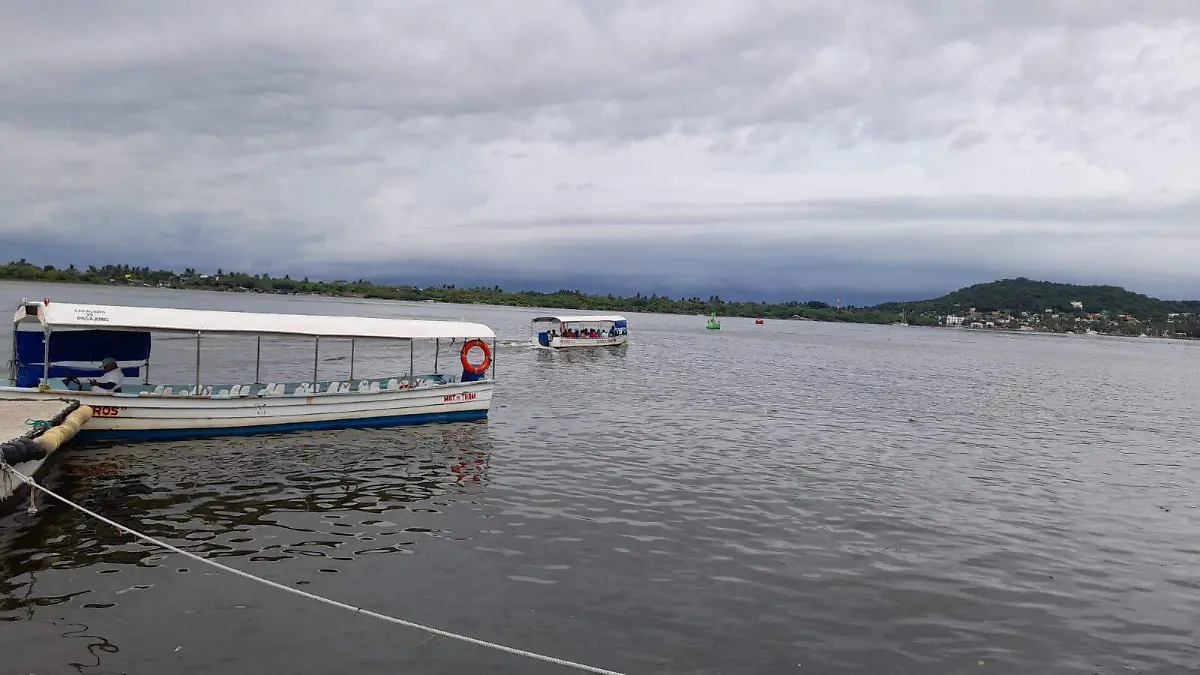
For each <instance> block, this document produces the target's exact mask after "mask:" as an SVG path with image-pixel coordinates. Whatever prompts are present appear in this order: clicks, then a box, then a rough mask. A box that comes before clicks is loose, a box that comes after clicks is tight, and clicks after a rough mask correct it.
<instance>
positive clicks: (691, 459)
mask: <svg viewBox="0 0 1200 675" xmlns="http://www.w3.org/2000/svg"><path fill="white" fill-rule="evenodd" d="M242 301H243V300H237V302H242ZM263 301H265V300H263ZM244 302H256V301H255V300H244ZM270 302H284V303H286V302H289V301H277V300H270ZM395 307H397V305H388V304H378V305H372V304H367V305H363V306H361V307H359V306H348V308H347V310H346V311H347V312H350V311H363V312H376V313H381V314H383V315H386V313H387V312H389V311H401V310H395V309H394V308H395ZM400 307H405V306H400ZM276 309H277V310H278V311H288V308H286V307H277V308H276ZM323 311H324V310H323ZM403 311H414V312H427V313H432V314H424V315H428V316H434V317H436V316H438V314H437V312H450V313H452V314H454V317H453V318H459V317H466V318H469V319H471V320H481V321H484V322H486V323H489V324H491V325H493V326H496V327H497V328H498V329H499V330H500V332H501V334H502V335H503V336H505V338H506V339H512V338H513V337H514V336H519V335H521V334H523V331H524V330H525V327H524V325H523V322H524V320H525V317H524V315H523V314H522V313H520V312H514V311H512V310H505V309H499V308H476V307H471V308H466V307H464V308H458V307H453V308H437V307H434V308H430V307H428V306H422V307H417V308H412V309H411V310H410V309H404V310H403ZM634 325H635V326H636V327H637V329H638V332H637V334H636V336H635V339H634V342H633V344H631V345H629V347H628V348H624V349H619V350H613V351H597V352H589V353H552V352H546V351H544V350H523V349H520V348H516V347H513V348H511V349H509V351H507V352H506V351H504V350H501V354H500V355H499V359H500V360H499V361H498V363H500V364H502V365H501V377H502V386H501V388H500V389H499V390H498V394H497V400H496V407H495V410H494V413H493V419H492V421H491V423H490V424H488V425H449V426H444V427H426V428H419V429H401V430H380V431H354V432H328V433H319V434H305V435H297V436H279V437H263V438H256V439H245V440H221V441H211V442H194V443H182V444H162V445H156V444H151V445H143V446H129V447H122V446H113V447H108V448H103V449H98V450H92V451H89V452H86V453H84V452H75V453H69V454H67V455H65V456H64V457H63V461H62V464H61V466H60V468H59V471H58V473H57V474H56V475H55V476H54V477H53V478H52V479H51V482H52V484H54V485H55V486H56V487H58V488H59V489H61V490H63V491H64V492H66V493H67V494H68V495H69V496H71V497H72V498H73V499H77V500H79V501H80V502H81V503H83V504H84V505H85V506H88V507H89V508H93V509H96V510H98V511H100V512H102V513H104V514H106V515H108V516H110V517H113V518H115V519H117V520H119V521H121V522H125V523H129V524H131V525H136V526H137V527H138V528H139V529H141V530H143V531H145V532H147V533H149V534H151V535H152V536H155V537H160V538H162V539H165V540H167V541H170V542H172V543H175V544H176V545H179V546H181V547H183V548H186V549H187V550H189V551H193V552H195V553H197V554H200V555H205V556H208V557H211V558H215V559H220V560H221V561H222V562H224V563H227V564H230V565H233V566H235V567H238V568H240V569H245V570H248V571H250V572H253V573H255V574H261V575H263V576H265V577H267V578H270V579H272V580H275V581H279V582H281V583H286V584H293V585H297V586H299V587H303V588H304V589H305V590H308V591H311V592H316V593H320V594H322V595H328V596H331V597H334V598H337V599H339V600H343V601H346V602H351V603H358V604H362V605H364V606H368V607H370V608H372V609H374V610H377V611H382V612H387V613H392V614H396V615H400V616H404V617H406V618H411V619H415V620H420V621H423V622H427V623H430V624H433V625H438V626H441V627H447V628H452V629H455V630H459V631H462V632H466V633H469V634H472V635H475V636H478V637H482V638H485V639H492V640H497V641H501V642H505V643H509V644H513V645H516V646H520V647H522V648H527V649H534V650H538V651H543V652H546V653H550V654H555V655H558V656H563V657H566V658H570V659H573V660H580V661H585V662H589V663H595V664H597V665H601V666H604V667H609V668H615V669H618V670H624V671H627V672H631V673H632V672H654V673H725V674H730V673H734V674H736V673H747V674H751V673H754V674H757V673H774V672H818V673H859V672H889V673H992V672H996V673H1103V674H1104V675H1109V674H1115V673H1132V672H1145V673H1150V672H1163V673H1168V672H1170V673H1174V672H1180V673H1182V672H1196V671H1197V670H1200V642H1198V640H1197V637H1196V632H1195V617H1196V616H1198V615H1200V582H1198V581H1197V577H1196V574H1195V570H1196V569H1198V568H1200V546H1197V545H1196V544H1195V541H1196V539H1197V534H1200V531H1198V528H1197V514H1198V513H1200V511H1197V509H1198V508H1200V499H1198V498H1197V497H1196V492H1195V485H1194V476H1195V475H1198V471H1200V456H1197V455H1196V454H1195V453H1194V452H1192V439H1191V433H1190V429H1191V428H1192V425H1193V421H1194V419H1195V412H1196V408H1197V406H1196V403H1195V402H1196V401H1198V400H1200V384H1198V383H1197V382H1196V381H1195V380H1194V378H1188V377H1182V376H1181V375H1180V373H1182V372H1192V371H1194V370H1195V369H1197V367H1200V356H1198V354H1200V352H1197V351H1196V349H1195V348H1194V345H1170V346H1169V347H1168V346H1164V345H1162V344H1161V343H1147V342H1146V341H1140V342H1124V341H1105V340H1089V341H1081V340H1080V341H1073V342H1068V341H1063V340H1053V339H1046V338H1039V337H1036V336H1028V337H1021V338H1013V337H1010V336H998V335H997V336H992V335H987V334H978V333H971V334H966V333H956V332H953V331H933V330H921V329H916V328H909V329H899V328H890V327H887V328H881V327H862V326H827V325H817V324H811V323H796V324H792V323H780V322H773V324H768V325H767V326H765V327H754V326H753V324H752V323H751V322H748V321H747V322H744V324H743V322H740V321H738V320H732V319H731V320H728V321H726V322H725V325H723V327H722V331H721V333H720V334H719V335H712V334H711V332H706V331H704V330H703V328H702V325H703V319H702V318H700V319H694V318H686V317H636V318H635V320H634ZM727 329H728V330H727ZM179 348H180V349H182V348H183V345H180V346H179ZM360 353H361V352H360ZM506 353H507V354H509V356H507V357H505V356H504V354H506ZM335 356H336V355H330V359H331V360H330V366H329V367H331V368H332V367H335V366H336V364H337V363H340V362H339V361H337V359H336V358H335ZM377 356H378V357H379V358H381V359H387V358H398V355H396V354H389V353H388V352H387V351H386V350H380V351H379V353H378V354H377ZM403 358H404V359H405V361H406V360H407V353H406V352H405V353H404V354H403ZM304 361H305V359H297V361H296V364H295V367H296V368H302V367H308V368H311V361H308V362H307V366H306V365H305V363H304ZM242 365H244V364H240V363H236V362H235V363H233V364H232V365H231V366H230V367H231V368H233V367H235V366H236V367H241V366H242ZM1164 392H1167V393H1164ZM0 532H2V534H0V592H2V594H3V595H0V620H3V621H5V626H6V629H5V630H4V631H0V651H3V652H4V653H6V654H10V653H13V652H14V651H16V652H19V653H21V654H26V653H34V652H36V653H37V654H38V658H37V659H36V660H37V663H38V664H39V670H37V672H42V671H43V670H45V671H47V672H50V671H51V670H52V669H53V667H54V666H53V664H57V665H58V666H61V668H60V669H66V668H69V667H71V666H70V664H76V663H79V664H89V665H91V666H94V667H100V668H103V669H105V672H121V671H123V672H177V673H185V674H189V675H192V674H199V673H224V672H229V670H230V668H229V666H230V664H232V663H234V662H236V663H238V664H240V665H241V666H242V667H243V668H249V667H251V666H253V669H255V670H264V671H268V670H269V671H280V672H284V671H286V672H302V673H307V672H313V673H317V672H330V671H332V670H353V671H354V672H360V673H376V672H378V673H385V672H386V673H391V672H398V671H405V672H414V673H452V672H453V673H457V672H463V671H464V670H470V671H475V670H480V671H489V670H492V671H496V672H534V673H542V672H545V673H550V672H562V671H560V670H558V669H556V668H551V667H547V666H544V665H543V664H536V663H526V662H520V661H519V660H516V659H514V658H513V657H509V656H506V655H502V654H495V653H489V652H485V651H483V650H478V649H475V648H464V647H463V646H461V645H454V644H450V643H447V642H445V641H443V640H432V641H429V640H427V639H426V636H423V635H418V634H414V633H411V632H407V631H396V630H395V629H394V628H393V627H390V626H384V625H380V624H376V623H372V622H369V621H366V620H365V619H362V618H355V617H347V616H346V615H340V614H338V613H337V612H336V611H334V610H331V609H329V608H325V607H317V606H313V605H311V604H310V603H307V602H305V601H303V600H300V599H297V598H290V597H287V596H282V595H280V594H278V593H276V592H274V591H270V590H268V589H261V588H258V587H253V586H249V585H248V584H246V583H245V582H243V581H241V580H237V579H231V578H229V577H228V576H226V575H222V574H218V573H215V572H213V571H212V570H209V569H207V568H202V567H200V566H198V565H196V564H194V563H191V562H190V561H186V560H181V559H179V558H178V557H176V556H171V555H165V554H163V553H162V552H160V551H157V550H154V549H152V548H151V547H148V546H146V545H143V544H140V543H137V542H132V541H130V540H128V539H127V538H126V537H123V536H121V535H119V534H117V533H114V532H112V531H111V530H109V529H107V528H105V527H103V526H98V525H96V524H94V523H92V522H90V521H87V520H85V519H83V518H80V517H79V516H77V515H75V514H73V513H69V512H66V511H64V510H63V509H60V508H57V507H50V508H47V509H45V510H44V511H43V512H42V513H41V514H39V515H38V516H37V517H36V518H35V519H30V518H28V517H26V516H24V515H23V514H19V515H16V516H14V517H12V518H9V519H7V520H6V521H4V527H3V529H2V530H0ZM150 617H153V620H152V621H151V620H147V619H149V618H150ZM60 624H61V625H60ZM67 624H71V625H72V626H73V627H71V628H63V626H66V625H67ZM13 626H20V627H21V628H20V629H14V630H9V628H10V627H13ZM82 626H86V628H83V627H82ZM80 631H82V632H80ZM68 633H70V634H69V635H68ZM101 635H102V636H104V637H102V638H101V637H95V636H101ZM82 636H87V637H82ZM177 647H178V648H179V649H178V650H177V649H176V648H177ZM22 658H23V657H22ZM6 661H7V660H6ZM20 663H21V664H22V665H24V664H25V661H21V662H20ZM29 663H30V664H32V663H33V661H29ZM45 664H52V665H51V667H50V668H46V667H45ZM6 665H7V663H6ZM798 666H799V667H800V669H799V670H798V669H797V667H798ZM33 668H34V667H33V665H30V666H29V667H28V668H27V670H30V671H33ZM89 672H90V671H89Z"/></svg>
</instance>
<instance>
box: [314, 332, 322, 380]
mask: <svg viewBox="0 0 1200 675" xmlns="http://www.w3.org/2000/svg"><path fill="white" fill-rule="evenodd" d="M320 356H321V336H320V335H318V336H317V338H316V339H315V340H314V341H313V386H314V387H315V386H316V385H317V363H318V359H319V358H320Z"/></svg>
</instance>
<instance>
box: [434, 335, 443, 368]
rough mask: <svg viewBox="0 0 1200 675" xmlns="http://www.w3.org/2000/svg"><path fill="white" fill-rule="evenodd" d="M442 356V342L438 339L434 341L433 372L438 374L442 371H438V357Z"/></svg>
mask: <svg viewBox="0 0 1200 675" xmlns="http://www.w3.org/2000/svg"><path fill="white" fill-rule="evenodd" d="M441 354H442V341H441V340H440V339H438V338H434V339H433V372H434V374H435V375H436V374H438V373H440V372H442V371H440V370H438V357H439V356H441Z"/></svg>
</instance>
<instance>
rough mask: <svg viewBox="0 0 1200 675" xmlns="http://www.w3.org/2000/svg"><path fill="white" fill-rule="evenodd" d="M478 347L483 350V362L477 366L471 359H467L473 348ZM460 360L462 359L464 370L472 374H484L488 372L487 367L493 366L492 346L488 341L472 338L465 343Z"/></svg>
mask: <svg viewBox="0 0 1200 675" xmlns="http://www.w3.org/2000/svg"><path fill="white" fill-rule="evenodd" d="M476 347H479V348H480V349H482V350H483V363H480V364H479V365H477V366H475V365H472V364H471V361H470V360H468V359H467V354H470V353H471V350H472V349H474V348H476ZM459 360H461V361H462V367H463V370H465V371H467V372H468V373H470V374H472V375H482V374H484V373H486V372H487V369H488V368H490V367H491V366H492V348H491V347H489V346H488V343H486V342H484V341H483V340H479V339H475V340H471V341H470V342H468V343H466V344H464V345H463V348H462V352H460V353H459Z"/></svg>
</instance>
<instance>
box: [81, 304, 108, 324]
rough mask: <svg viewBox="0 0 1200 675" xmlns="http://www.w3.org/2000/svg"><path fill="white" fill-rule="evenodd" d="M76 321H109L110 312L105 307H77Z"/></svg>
mask: <svg viewBox="0 0 1200 675" xmlns="http://www.w3.org/2000/svg"><path fill="white" fill-rule="evenodd" d="M75 320H76V321H88V322H92V323H107V322H108V312H106V311H105V310H103V309H90V308H88V309H83V308H78V307H77V308H75Z"/></svg>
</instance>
